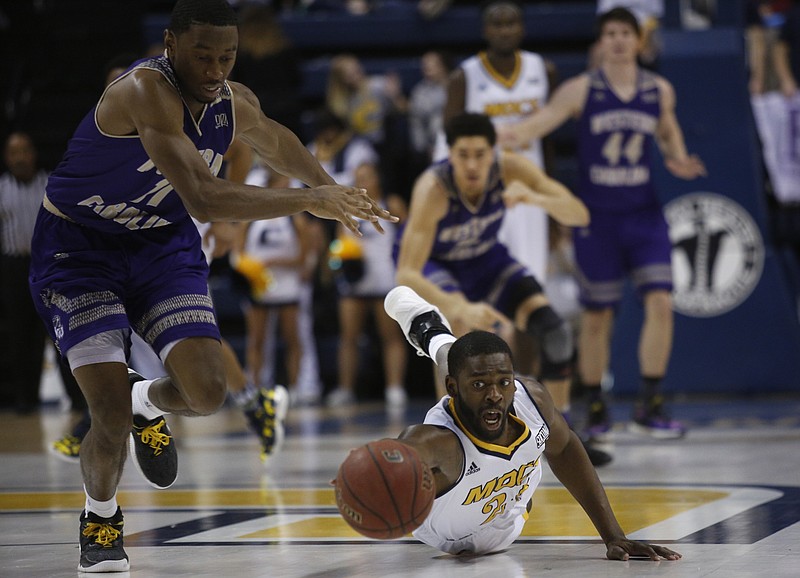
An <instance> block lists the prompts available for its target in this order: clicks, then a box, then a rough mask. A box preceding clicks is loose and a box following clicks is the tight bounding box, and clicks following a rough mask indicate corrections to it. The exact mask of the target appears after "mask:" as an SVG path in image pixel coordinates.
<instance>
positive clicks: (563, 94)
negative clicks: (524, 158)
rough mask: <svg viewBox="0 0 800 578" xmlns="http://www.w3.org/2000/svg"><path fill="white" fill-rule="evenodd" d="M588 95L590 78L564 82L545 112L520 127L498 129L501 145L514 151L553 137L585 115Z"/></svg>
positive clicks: (518, 124) (528, 118)
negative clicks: (568, 124)
mask: <svg viewBox="0 0 800 578" xmlns="http://www.w3.org/2000/svg"><path fill="white" fill-rule="evenodd" d="M588 91H589V75H588V74H585V73H584V74H579V75H578V76H574V77H572V78H570V79H569V80H566V81H564V83H563V84H562V85H561V86H559V87H558V88H557V89H556V90H555V92H554V93H553V96H552V97H551V98H550V100H549V101H548V102H547V104H545V105H544V106H543V107H542V108H540V109H539V110H537V111H536V112H534V113H533V114H531V115H530V116H528V117H526V118H525V119H524V120H521V121H520V122H518V123H515V124H508V125H503V126H500V127H498V129H497V142H498V144H499V145H500V146H501V147H502V148H504V149H513V148H518V147H519V145H520V143H524V142H528V141H530V140H531V139H537V138H543V137H545V136H547V135H549V134H550V133H551V132H553V131H554V130H556V129H557V128H558V127H560V126H561V125H562V124H564V123H565V122H566V121H567V120H568V119H570V118H577V117H579V116H580V115H581V113H582V112H583V105H584V102H585V101H586V94H587V93H588Z"/></svg>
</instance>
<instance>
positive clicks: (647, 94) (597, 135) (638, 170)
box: [578, 70, 661, 213]
mask: <svg viewBox="0 0 800 578" xmlns="http://www.w3.org/2000/svg"><path fill="white" fill-rule="evenodd" d="M660 114H661V106H660V104H659V93H658V86H657V85H656V82H655V77H654V75H653V74H652V73H650V72H647V71H645V70H640V71H639V80H638V89H637V91H636V94H635V95H634V97H633V98H632V99H631V100H630V101H627V102H624V101H622V100H620V98H619V97H618V96H617V94H616V93H615V92H614V90H613V89H612V88H611V86H610V85H609V83H608V81H607V80H606V78H605V76H604V75H603V73H602V71H600V70H596V71H594V72H592V73H591V75H590V81H589V93H588V95H587V97H586V103H585V105H584V109H583V114H582V115H581V118H580V120H579V121H578V161H579V167H580V184H579V188H578V195H579V196H580V198H581V199H582V200H583V202H584V203H585V204H586V206H587V207H589V210H590V211H592V212H594V211H606V212H614V213H624V212H627V211H636V210H638V209H641V208H643V207H648V206H653V205H658V204H659V201H658V197H657V196H656V192H655V189H654V188H653V183H652V178H651V175H650V166H651V161H652V158H651V157H652V147H653V135H654V134H655V131H656V127H657V126H658V120H659V116H660Z"/></svg>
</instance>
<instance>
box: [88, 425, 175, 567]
mask: <svg viewBox="0 0 800 578" xmlns="http://www.w3.org/2000/svg"><path fill="white" fill-rule="evenodd" d="M128 452H129V453H130V456H131V461H132V462H133V465H135V466H136V469H137V470H138V471H139V473H140V474H142V477H143V478H144V481H145V482H147V484H148V485H149V486H151V487H153V488H155V489H157V490H166V489H167V488H170V487H172V485H173V484H174V483H175V482H177V481H178V476H177V475H176V476H175V479H174V480H172V482H170V483H169V485H167V486H159V485H158V484H155V483H153V482H151V481H150V480H148V479H147V476H145V475H144V472H143V471H142V467H141V466H140V465H139V460H137V459H136V434H134V433H133V432H131V434H130V436H129V437H128ZM84 572H94V570H84Z"/></svg>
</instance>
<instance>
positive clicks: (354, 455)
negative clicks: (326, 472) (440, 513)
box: [334, 439, 436, 540]
mask: <svg viewBox="0 0 800 578" xmlns="http://www.w3.org/2000/svg"><path fill="white" fill-rule="evenodd" d="M334 485H335V488H336V490H335V491H336V505H337V506H338V508H339V513H341V515H342V517H343V518H344V519H345V521H346V522H347V523H348V524H349V525H350V526H351V527H352V528H353V529H354V530H356V531H357V532H359V533H360V534H363V535H364V536H367V537H368V538H375V539H380V540H393V539H396V538H401V537H403V536H405V535H407V534H408V533H410V532H412V531H413V530H415V529H416V528H418V527H419V526H420V524H422V522H423V521H424V520H425V517H426V516H427V515H428V513H429V512H430V511H431V507H433V499H434V497H435V494H436V491H435V485H434V483H433V474H432V473H431V471H430V469H428V466H427V465H425V464H424V463H423V462H422V461H421V460H420V458H419V454H418V453H417V451H416V450H415V449H414V448H412V447H410V446H407V445H405V444H403V443H401V442H399V441H397V440H393V439H383V440H378V441H374V442H370V443H368V444H366V445H363V446H361V447H359V448H357V449H354V450H352V451H351V452H350V454H348V456H347V458H346V459H345V460H344V462H342V464H341V466H339V472H338V474H337V475H336V480H334Z"/></svg>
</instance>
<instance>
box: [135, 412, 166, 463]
mask: <svg viewBox="0 0 800 578" xmlns="http://www.w3.org/2000/svg"><path fill="white" fill-rule="evenodd" d="M166 424H167V422H166V421H164V420H163V419H162V420H161V421H160V422H158V423H157V424H155V425H149V426H147V427H146V428H144V429H143V430H142V431H141V433H140V432H136V435H138V436H139V438H140V439H141V440H142V443H143V444H147V445H149V446H150V447H151V448H152V449H153V454H155V455H159V454H160V453H161V452H162V451H163V449H164V448H163V447H162V446H168V445H169V440H170V439H171V436H169V435H167V434H165V433H161V428H162V427H164V426H165V425H166Z"/></svg>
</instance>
